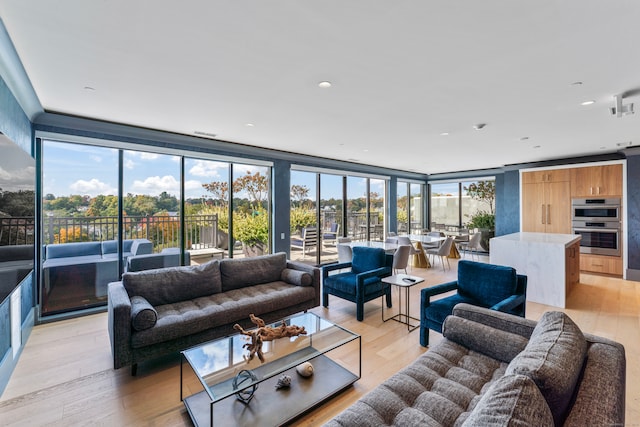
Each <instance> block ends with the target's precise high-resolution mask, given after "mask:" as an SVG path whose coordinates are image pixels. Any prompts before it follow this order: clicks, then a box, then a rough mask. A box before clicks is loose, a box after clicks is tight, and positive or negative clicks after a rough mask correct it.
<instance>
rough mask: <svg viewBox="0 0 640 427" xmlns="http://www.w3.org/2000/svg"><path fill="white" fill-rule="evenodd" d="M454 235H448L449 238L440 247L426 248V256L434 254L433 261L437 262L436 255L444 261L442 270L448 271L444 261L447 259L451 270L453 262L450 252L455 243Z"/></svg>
mask: <svg viewBox="0 0 640 427" xmlns="http://www.w3.org/2000/svg"><path fill="white" fill-rule="evenodd" d="M453 240H454V237H453V236H449V237H447V239H446V240H445V241H444V243H442V245H440V247H439V248H432V249H426V250H425V251H424V253H425V255H426V256H429V255H432V258H433V262H434V263H435V260H436V256H438V257H440V262H441V263H442V271H446V269H445V266H444V261H445V260H447V266H448V267H449V270H451V264H449V254H450V253H451V246H452V245H453Z"/></svg>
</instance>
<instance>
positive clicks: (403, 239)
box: [396, 236, 420, 256]
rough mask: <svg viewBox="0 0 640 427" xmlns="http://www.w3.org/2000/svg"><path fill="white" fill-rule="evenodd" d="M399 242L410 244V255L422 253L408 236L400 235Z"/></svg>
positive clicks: (399, 244)
mask: <svg viewBox="0 0 640 427" xmlns="http://www.w3.org/2000/svg"><path fill="white" fill-rule="evenodd" d="M397 239H398V240H397V242H396V243H397V244H398V246H409V247H410V248H409V256H413V255H418V254H419V253H420V251H419V250H417V249H416V248H415V246H413V243H412V242H411V239H409V237H408V236H398V237H397Z"/></svg>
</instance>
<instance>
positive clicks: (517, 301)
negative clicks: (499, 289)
mask: <svg viewBox="0 0 640 427" xmlns="http://www.w3.org/2000/svg"><path fill="white" fill-rule="evenodd" d="M525 302H526V297H525V296H524V295H511V296H510V297H509V298H506V299H504V300H502V301H500V302H499V303H497V304H496V305H494V306H493V307H491V310H497V311H503V312H505V313H507V312H510V311H511V310H513V309H514V308H516V307H517V306H519V305H521V304H524V303H525Z"/></svg>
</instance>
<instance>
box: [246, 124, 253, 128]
mask: <svg viewBox="0 0 640 427" xmlns="http://www.w3.org/2000/svg"><path fill="white" fill-rule="evenodd" d="M245 126H246V127H248V128H252V127H254V126H255V125H254V124H253V123H247V124H246V125H245Z"/></svg>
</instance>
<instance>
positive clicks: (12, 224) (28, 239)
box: [0, 216, 35, 246]
mask: <svg viewBox="0 0 640 427" xmlns="http://www.w3.org/2000/svg"><path fill="white" fill-rule="evenodd" d="M34 230H35V220H34V218H33V217H32V216H31V217H28V216H13V217H3V218H0V246H5V245H7V246H8V245H32V244H33V243H34V237H35V231H34Z"/></svg>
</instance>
